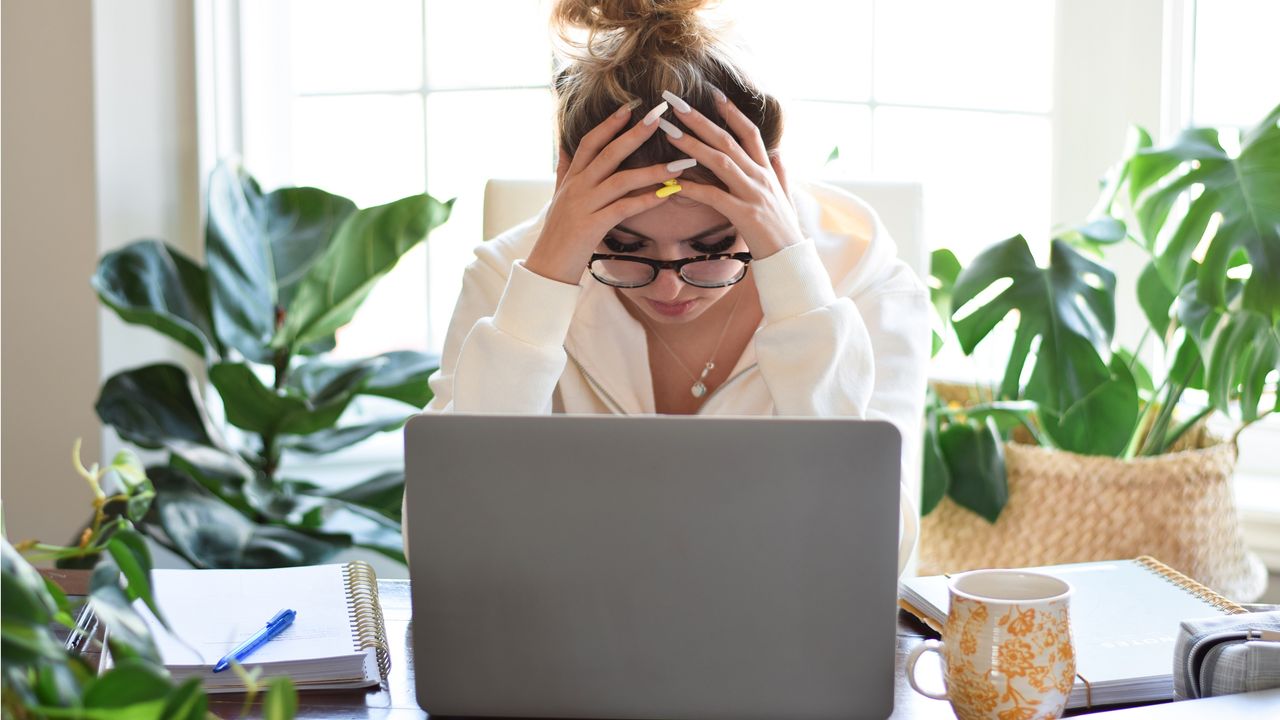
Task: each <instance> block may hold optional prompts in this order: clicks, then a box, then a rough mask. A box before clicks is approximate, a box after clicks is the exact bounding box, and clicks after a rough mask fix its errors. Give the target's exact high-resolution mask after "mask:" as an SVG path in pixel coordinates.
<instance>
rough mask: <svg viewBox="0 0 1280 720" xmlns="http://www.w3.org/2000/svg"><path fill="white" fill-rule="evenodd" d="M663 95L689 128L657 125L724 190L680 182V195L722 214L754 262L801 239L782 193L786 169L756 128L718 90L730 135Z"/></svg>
mask: <svg viewBox="0 0 1280 720" xmlns="http://www.w3.org/2000/svg"><path fill="white" fill-rule="evenodd" d="M664 97H666V98H667V99H668V100H670V101H671V105H672V107H674V108H675V110H676V113H677V115H676V116H677V117H678V118H679V119H680V122H682V123H684V126H685V127H687V128H689V130H691V131H692V132H688V133H681V132H680V131H679V128H675V127H674V126H672V125H669V124H667V125H666V126H665V127H664V128H663V129H664V130H665V131H666V132H667V140H668V141H669V142H670V143H671V144H672V145H673V146H675V147H677V148H679V149H681V150H683V151H684V153H685V154H686V155H688V156H689V157H692V158H694V159H696V160H697V161H698V164H699V165H702V166H705V167H706V168H707V169H709V170H711V171H712V172H713V173H715V174H716V177H718V178H720V179H721V180H722V181H723V182H724V184H725V185H726V186H728V188H729V192H725V191H724V190H721V189H720V188H717V187H715V186H712V185H704V184H702V183H696V182H692V181H689V180H684V181H681V183H680V185H681V187H683V188H684V190H683V191H681V193H680V194H681V195H684V196H685V197H687V198H689V199H690V200H696V201H698V202H700V203H702V204H704V205H710V206H711V207H712V208H714V209H715V210H716V211H717V212H719V213H720V214H721V215H724V216H725V217H726V218H728V219H729V222H731V223H733V225H734V227H735V228H737V230H738V235H739V236H740V237H742V239H743V241H744V242H746V244H747V249H748V250H750V251H751V255H752V257H754V258H755V259H757V260H760V259H763V258H766V257H769V256H770V255H772V254H774V253H776V252H778V251H779V250H781V249H783V248H785V247H788V246H790V245H795V244H796V243H799V242H801V241H803V240H804V234H803V232H802V231H801V230H800V221H799V218H798V217H797V216H796V209H795V205H793V204H792V202H791V199H790V197H789V195H788V193H787V176H786V170H785V169H784V168H783V166H782V161H781V160H780V159H779V158H778V157H777V156H776V155H774V156H772V157H770V156H769V154H768V152H767V150H766V149H765V146H764V141H763V140H762V139H761V138H760V129H759V128H757V127H756V126H755V124H754V123H752V122H751V121H750V120H749V119H747V116H746V115H744V114H742V111H741V110H739V109H738V108H737V106H736V105H734V104H733V103H732V102H729V100H728V99H719V98H723V97H724V95H723V93H717V103H716V107H717V109H718V110H719V111H720V116H721V117H723V118H724V119H725V121H726V122H727V123H728V125H729V129H731V130H732V131H733V134H730V133H728V132H726V131H725V130H724V129H723V128H721V127H720V126H719V125H716V124H715V123H713V122H711V121H710V120H708V119H707V117H706V116H705V115H703V114H702V113H700V112H698V111H697V110H695V109H693V108H692V107H691V106H689V105H688V104H687V103H685V102H683V101H680V102H676V101H677V100H679V98H678V97H676V96H674V95H672V94H670V93H667V94H665V95H664ZM672 130H675V132H672ZM677 134H678V135H679V136H678V137H677ZM695 135H696V137H695ZM734 135H736V136H737V137H736V138H735V137H734Z"/></svg>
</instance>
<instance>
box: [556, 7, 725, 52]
mask: <svg viewBox="0 0 1280 720" xmlns="http://www.w3.org/2000/svg"><path fill="white" fill-rule="evenodd" d="M713 4H717V3H715V0H557V2H556V3H555V7H554V9H553V10H552V12H551V25H552V27H553V28H554V29H555V31H556V33H557V35H558V36H559V38H560V40H561V42H562V43H563V45H562V48H563V49H564V50H565V51H566V54H568V55H570V56H572V57H574V59H576V60H578V61H580V62H583V61H585V62H592V63H593V64H594V63H600V64H603V65H605V66H613V65H616V64H620V63H623V62H626V60H627V59H628V58H630V57H632V56H634V55H638V54H642V53H649V54H658V55H670V54H683V53H686V52H696V51H699V50H701V49H702V48H704V47H705V46H706V45H707V44H710V43H713V42H714V41H715V34H714V33H713V31H712V30H711V28H710V27H709V26H708V25H707V24H706V23H705V22H703V20H702V18H701V17H699V14H700V13H701V11H702V10H704V9H705V8H707V7H708V6H710V5H713ZM582 30H585V31H586V38H585V39H583V38H582V37H581V31H582ZM583 51H585V52H583Z"/></svg>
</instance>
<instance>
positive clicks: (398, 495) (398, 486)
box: [328, 469, 404, 522]
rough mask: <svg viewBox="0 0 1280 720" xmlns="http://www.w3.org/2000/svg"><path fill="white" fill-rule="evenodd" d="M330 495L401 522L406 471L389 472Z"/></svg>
mask: <svg viewBox="0 0 1280 720" xmlns="http://www.w3.org/2000/svg"><path fill="white" fill-rule="evenodd" d="M328 495H329V497H332V498H335V499H338V500H345V501H346V502H349V503H352V504H355V505H361V506H363V507H366V508H370V509H373V510H377V511H378V512H380V513H382V514H383V515H386V516H387V517H389V518H391V519H392V520H395V521H396V522H400V508H401V507H402V505H401V502H402V501H403V500H404V470H403V469H401V470H388V471H387V472H384V473H382V474H380V475H376V476H374V477H372V478H369V479H368V480H365V481H363V482H358V483H356V484H355V485H352V486H350V487H346V488H343V489H341V490H338V491H336V492H332V493H328Z"/></svg>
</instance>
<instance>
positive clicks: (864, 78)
mask: <svg viewBox="0 0 1280 720" xmlns="http://www.w3.org/2000/svg"><path fill="white" fill-rule="evenodd" d="M871 5H872V3H871V0H843V1H842V2H832V1H831V0H792V2H790V3H788V4H787V6H786V11H785V12H779V7H780V6H779V5H778V3H776V2H768V1H767V0H736V1H735V2H733V3H730V4H726V5H725V6H724V10H725V11H726V12H728V13H729V15H730V17H731V18H732V20H733V21H734V24H735V25H736V27H737V29H738V33H739V35H740V38H741V40H742V41H743V42H744V43H745V44H746V46H747V50H748V51H749V54H750V57H751V62H750V67H749V70H750V73H751V75H752V76H753V78H755V79H756V81H757V82H759V83H761V84H762V85H763V86H764V89H765V90H766V91H773V92H776V93H779V94H782V95H785V96H789V97H792V98H805V99H820V100H862V101H866V100H868V99H870V97H871V47H872V43H871V30H872V23H871V17H872V13H871Z"/></svg>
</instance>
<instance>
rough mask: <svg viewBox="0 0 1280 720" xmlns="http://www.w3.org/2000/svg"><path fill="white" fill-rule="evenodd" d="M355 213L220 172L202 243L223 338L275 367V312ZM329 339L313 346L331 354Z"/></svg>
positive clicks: (343, 202)
mask: <svg viewBox="0 0 1280 720" xmlns="http://www.w3.org/2000/svg"><path fill="white" fill-rule="evenodd" d="M354 211H355V205H354V204H353V203H352V202H351V201H350V200H348V199H346V198H344V197H340V196H338V195H332V194H330V193H327V192H324V191H323V190H318V189H316V188H281V189H279V190H276V191H274V192H272V193H269V194H264V193H263V192H262V190H261V188H260V187H259V186H258V183H257V182H256V181H255V180H254V179H253V178H252V177H251V176H250V175H249V174H248V173H247V172H245V171H244V170H243V169H242V168H240V167H237V166H232V165H229V164H222V165H219V166H218V167H217V169H215V170H214V172H213V175H212V176H211V177H210V179H209V223H208V228H207V232H206V236H205V252H206V255H207V256H208V263H209V273H210V277H211V280H212V282H211V289H212V296H213V313H214V325H215V328H216V330H217V333H218V336H219V338H221V339H222V340H223V342H225V343H226V344H227V345H230V346H232V347H234V348H236V349H237V350H239V351H240V352H241V353H242V354H243V355H244V356H245V357H246V358H248V359H250V360H253V361H255V362H263V363H270V362H271V360H272V355H273V352H272V351H271V350H270V348H269V347H268V345H269V343H270V340H271V337H272V335H273V334H274V333H275V332H276V329H277V327H278V322H277V321H278V312H279V311H281V310H282V309H283V308H285V307H288V305H289V304H290V303H291V302H292V299H293V295H294V293H295V292H296V290H297V286H298V283H299V282H300V281H301V279H302V278H304V277H305V276H306V274H307V272H308V271H309V270H310V269H311V267H312V265H313V264H314V263H315V262H316V260H317V259H318V258H319V257H321V256H322V255H323V254H324V252H325V250H326V248H327V247H328V245H329V243H330V242H331V240H332V238H333V236H334V231H335V230H336V228H337V227H339V226H340V225H341V224H342V223H343V222H344V221H345V220H346V219H347V217H348V216H350V215H351V214H352V213H353V212H354ZM331 335H332V333H328V334H325V333H317V334H315V335H314V336H313V337H312V338H311V340H314V341H319V342H329V343H330V347H331V337H329V336H331Z"/></svg>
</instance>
